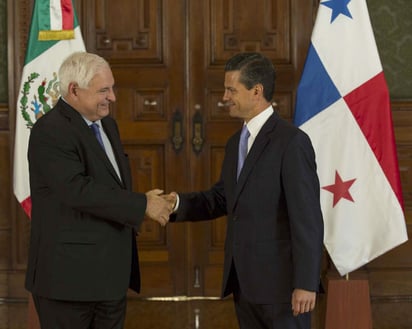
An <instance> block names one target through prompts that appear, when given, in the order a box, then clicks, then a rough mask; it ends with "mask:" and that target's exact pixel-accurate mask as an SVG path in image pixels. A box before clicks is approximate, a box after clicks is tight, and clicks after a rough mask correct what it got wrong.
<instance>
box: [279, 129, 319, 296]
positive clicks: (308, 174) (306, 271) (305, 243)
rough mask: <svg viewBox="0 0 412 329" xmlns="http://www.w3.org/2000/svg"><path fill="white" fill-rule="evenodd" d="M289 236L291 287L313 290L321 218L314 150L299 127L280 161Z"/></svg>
mask: <svg viewBox="0 0 412 329" xmlns="http://www.w3.org/2000/svg"><path fill="white" fill-rule="evenodd" d="M282 183H283V186H284V191H285V195H286V202H287V209H288V214H289V219H290V229H291V238H292V257H293V267H294V287H295V288H300V289H306V290H311V291H317V289H318V287H319V280H320V266H321V259H322V252H323V218H322V212H321V208H320V196H319V194H320V187H319V180H318V176H317V172H316V162H315V153H314V150H313V147H312V144H311V141H310V139H309V137H308V136H307V135H306V134H304V133H303V132H302V131H299V132H298V133H297V134H296V135H295V136H294V137H293V138H292V139H291V140H290V143H289V144H288V146H287V150H286V153H285V159H284V163H283V165H282Z"/></svg>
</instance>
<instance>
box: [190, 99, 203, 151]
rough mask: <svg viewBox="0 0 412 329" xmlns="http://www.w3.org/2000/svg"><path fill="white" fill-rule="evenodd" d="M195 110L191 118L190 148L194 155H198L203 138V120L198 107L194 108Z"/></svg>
mask: <svg viewBox="0 0 412 329" xmlns="http://www.w3.org/2000/svg"><path fill="white" fill-rule="evenodd" d="M195 108H196V109H197V111H196V113H195V115H194V116H193V137H192V146H193V151H194V152H195V153H196V154H199V153H200V152H201V151H202V147H203V143H204V141H205V140H204V136H203V118H202V114H201V112H200V108H201V107H200V105H199V104H197V105H196V106H195Z"/></svg>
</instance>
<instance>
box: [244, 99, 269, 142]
mask: <svg viewBox="0 0 412 329" xmlns="http://www.w3.org/2000/svg"><path fill="white" fill-rule="evenodd" d="M272 114H273V107H272V105H270V106H268V107H267V108H266V109H265V110H264V111H262V112H260V113H259V114H258V115H256V116H255V117H253V118H252V119H251V120H249V122H248V123H247V124H246V125H247V129H248V130H249V133H250V135H251V136H252V137H253V139H254V138H256V136H257V134H258V133H259V131H260V129H261V128H262V127H263V125H264V124H265V122H266V121H267V119H269V117H270V116H271V115H272Z"/></svg>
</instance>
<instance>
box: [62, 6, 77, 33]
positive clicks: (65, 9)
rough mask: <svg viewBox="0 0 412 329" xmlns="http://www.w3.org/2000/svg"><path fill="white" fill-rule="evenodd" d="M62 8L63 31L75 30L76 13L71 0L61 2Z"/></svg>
mask: <svg viewBox="0 0 412 329" xmlns="http://www.w3.org/2000/svg"><path fill="white" fill-rule="evenodd" d="M61 8H62V20H63V22H62V28H63V30H73V29H74V11H73V5H72V1H71V0H61Z"/></svg>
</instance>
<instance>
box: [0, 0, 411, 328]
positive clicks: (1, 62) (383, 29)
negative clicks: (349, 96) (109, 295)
mask: <svg viewBox="0 0 412 329" xmlns="http://www.w3.org/2000/svg"><path fill="white" fill-rule="evenodd" d="M198 1H200V0H198ZM259 1H260V0H259ZM295 1H296V0H290V1H289V2H290V3H296V2H295ZM308 1H309V0H308ZM352 1H354V0H352ZM204 2H209V0H204ZM286 2H288V1H286V0H285V3H286ZM313 2H314V3H316V1H313ZM32 3H33V1H30V0H0V12H1V16H0V22H1V23H0V70H1V71H0V72H1V73H0V83H1V86H0V186H1V189H0V319H1V318H3V319H5V318H6V319H7V321H8V323H9V326H10V328H14V327H13V325H14V326H15V327H16V328H17V327H18V326H19V325H22V323H24V309H25V306H26V301H27V292H26V291H25V290H24V287H23V281H24V274H25V266H26V259H27V247H28V239H29V221H28V219H27V218H26V216H25V215H24V214H23V212H22V210H21V209H20V207H19V205H17V203H16V201H15V198H14V196H13V193H12V163H13V157H12V154H13V140H14V122H15V115H16V114H15V112H14V108H15V99H17V91H16V89H17V86H18V84H19V82H20V73H21V67H22V63H23V58H24V54H25V48H26V45H25V43H26V36H27V34H28V24H29V22H30V18H31V9H32ZM87 3H88V2H87V0H83V1H81V0H79V1H76V6H77V12H78V14H79V17H80V19H81V24H82V26H84V27H86V25H87V23H86V22H87V17H86V15H85V14H86V13H88V11H90V10H94V9H90V6H88V5H87ZM166 3H167V2H166ZM368 4H369V7H370V14H371V16H372V23H373V25H374V29H375V35H376V40H377V43H378V47H379V50H380V54H381V58H382V62H383V66H384V70H385V74H386V77H387V80H388V84H389V88H390V92H391V97H392V111H393V119H394V126H395V135H396V143H397V151H398V158H399V165H400V172H401V180H402V188H403V195H404V200H405V214H406V219H407V225H408V232H409V235H410V236H411V234H412V86H411V84H412V63H411V60H410V59H411V58H412V57H411V54H412V42H411V40H412V29H411V26H410V22H411V19H410V17H412V3H411V1H410V0H369V1H368ZM165 8H167V6H165ZM5 13H7V15H5ZM6 17H7V20H6V19H5V18H6ZM6 21H7V25H6V24H5V23H6ZM310 22H311V20H309V21H308V23H307V25H308V26H307V28H308V29H311V26H310ZM6 27H7V29H6ZM83 33H85V34H87V35H88V36H91V35H93V31H91V30H90V29H86V28H84V29H83ZM89 40H90V39H89ZM86 42H87V38H86ZM305 42H307V40H306V41H305ZM183 44H184V43H183ZM300 47H301V48H302V49H304V48H306V47H307V44H302V45H300ZM301 51H302V50H301ZM5 73H7V74H5ZM179 161H180V160H179ZM178 238H180V236H178ZM146 255H148V257H149V258H150V255H151V254H150V253H149V252H148V253H147V254H146ZM188 273H189V274H187V275H188V277H191V273H190V272H188ZM324 274H325V278H327V277H333V276H334V275H336V272H335V271H334V269H333V266H332V264H331V263H330V262H328V260H327V259H326V261H325V272H324ZM356 276H361V277H366V278H368V279H369V284H370V290H371V302H372V313H373V323H374V329H410V328H412V316H410V311H411V309H412V242H408V243H406V244H404V245H402V246H400V247H398V248H396V249H394V250H393V251H391V252H389V253H387V254H385V255H383V256H381V257H379V258H378V259H376V260H374V261H373V262H371V263H370V264H368V265H367V266H365V267H364V268H362V269H360V270H359V271H357V272H356V273H354V277H356ZM179 289H180V290H181V291H186V289H185V287H184V286H183V285H181V288H179ZM195 292H196V291H195ZM20 306H21V307H20ZM16 308H19V309H21V310H22V313H21V314H23V315H22V316H20V317H14V318H9V317H8V315H7V311H8V310H10V309H16ZM321 310H322V312H324V308H321ZM322 315H323V314H320V315H319V317H320V318H321V317H322ZM318 323H319V326H318V327H317V328H318V329H320V328H321V324H322V321H319V322H318ZM0 328H1V325H0Z"/></svg>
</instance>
